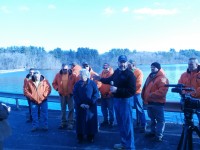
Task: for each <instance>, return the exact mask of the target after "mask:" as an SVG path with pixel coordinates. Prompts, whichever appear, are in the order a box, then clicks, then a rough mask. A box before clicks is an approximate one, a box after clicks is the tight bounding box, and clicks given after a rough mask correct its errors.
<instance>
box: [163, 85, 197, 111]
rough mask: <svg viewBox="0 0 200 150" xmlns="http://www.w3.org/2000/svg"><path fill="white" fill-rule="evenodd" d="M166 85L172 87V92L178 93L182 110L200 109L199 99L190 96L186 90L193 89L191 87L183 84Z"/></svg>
mask: <svg viewBox="0 0 200 150" xmlns="http://www.w3.org/2000/svg"><path fill="white" fill-rule="evenodd" d="M165 86H166V87H173V88H172V89H171V91H172V92H173V93H179V94H180V96H181V106H182V110H185V109H200V99H196V98H193V97H191V96H190V95H189V94H188V93H187V92H189V91H194V89H193V88H187V87H186V86H185V85H184V84H166V85H165Z"/></svg>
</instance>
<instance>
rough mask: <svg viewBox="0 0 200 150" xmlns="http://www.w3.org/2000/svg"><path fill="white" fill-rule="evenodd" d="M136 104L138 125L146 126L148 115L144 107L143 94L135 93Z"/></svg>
mask: <svg viewBox="0 0 200 150" xmlns="http://www.w3.org/2000/svg"><path fill="white" fill-rule="evenodd" d="M133 100H134V106H135V109H136V120H137V126H141V127H145V125H146V117H145V113H144V109H143V100H142V97H141V94H135V95H134V96H133Z"/></svg>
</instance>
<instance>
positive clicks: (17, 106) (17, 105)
mask: <svg viewBox="0 0 200 150" xmlns="http://www.w3.org/2000/svg"><path fill="white" fill-rule="evenodd" d="M15 100H16V110H20V108H19V100H18V98H15Z"/></svg>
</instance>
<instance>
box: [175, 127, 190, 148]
mask: <svg viewBox="0 0 200 150" xmlns="http://www.w3.org/2000/svg"><path fill="white" fill-rule="evenodd" d="M187 139H188V126H186V125H184V126H183V130H182V133H181V138H180V141H179V143H178V148H177V150H186V148H187V146H188V141H187Z"/></svg>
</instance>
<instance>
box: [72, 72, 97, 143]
mask: <svg viewBox="0 0 200 150" xmlns="http://www.w3.org/2000/svg"><path fill="white" fill-rule="evenodd" d="M73 94H74V102H75V109H76V134H77V139H78V143H81V142H82V141H83V138H84V135H87V140H88V141H89V142H91V143H92V142H94V136H95V134H96V133H97V131H98V124H97V104H96V101H97V99H98V97H99V91H98V88H97V85H96V83H95V82H94V81H92V80H90V73H89V71H88V70H86V69H82V70H81V71H80V80H79V81H78V82H77V83H76V84H75V86H74V91H73Z"/></svg>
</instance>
